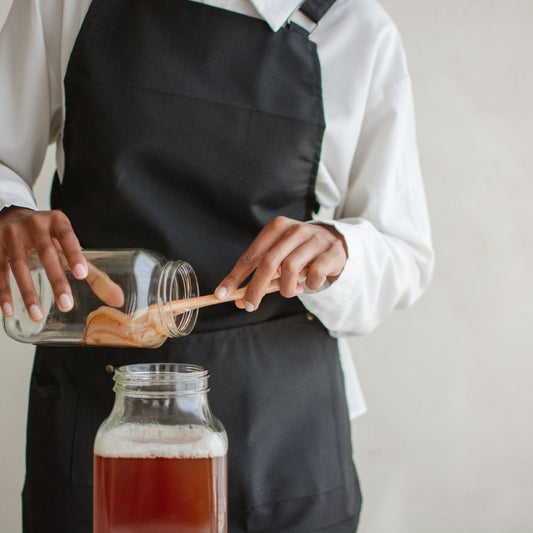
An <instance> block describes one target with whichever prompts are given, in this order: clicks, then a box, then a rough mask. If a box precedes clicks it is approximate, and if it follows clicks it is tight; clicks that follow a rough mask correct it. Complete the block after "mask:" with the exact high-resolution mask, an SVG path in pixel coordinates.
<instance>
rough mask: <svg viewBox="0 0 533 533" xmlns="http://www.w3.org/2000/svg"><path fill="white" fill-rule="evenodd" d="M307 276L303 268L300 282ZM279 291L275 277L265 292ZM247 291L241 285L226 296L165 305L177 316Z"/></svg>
mask: <svg viewBox="0 0 533 533" xmlns="http://www.w3.org/2000/svg"><path fill="white" fill-rule="evenodd" d="M306 277H307V269H306V268H305V269H304V270H302V272H300V275H299V276H298V282H299V283H301V282H302V281H305V278H306ZM277 291H279V278H276V279H273V280H272V281H271V282H270V283H269V285H268V287H267V288H266V291H265V293H266V294H269V293H271V292H277ZM245 293H246V287H241V288H240V289H237V290H236V291H234V292H233V293H232V294H230V295H229V296H226V297H225V298H217V297H216V296H215V295H214V294H207V295H205V296H198V297H196V298H186V299H183V300H174V301H172V302H168V303H167V304H165V306H164V307H166V308H168V307H170V308H171V310H172V316H176V315H180V314H182V313H186V312H187V311H192V310H193V309H200V308H201V307H207V306H209V305H216V304H222V303H225V302H234V301H235V300H239V299H240V298H242V297H243V296H244V294H245Z"/></svg>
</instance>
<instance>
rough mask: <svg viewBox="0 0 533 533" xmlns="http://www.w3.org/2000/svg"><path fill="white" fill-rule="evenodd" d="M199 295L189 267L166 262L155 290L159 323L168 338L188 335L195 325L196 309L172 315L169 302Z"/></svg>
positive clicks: (186, 264) (176, 262)
mask: <svg viewBox="0 0 533 533" xmlns="http://www.w3.org/2000/svg"><path fill="white" fill-rule="evenodd" d="M198 295H199V289H198V280H197V279H196V274H195V273H194V270H193V268H192V267H191V265H190V264H189V263H187V262H185V261H168V262H167V263H166V264H165V265H164V266H163V269H162V271H161V275H160V277H159V284H158V290H157V306H158V309H159V315H160V319H161V323H162V325H163V327H164V328H165V333H166V335H167V336H168V337H182V336H184V335H188V334H189V333H190V332H191V331H192V329H193V328H194V326H195V324H196V320H197V318H198V309H193V310H190V311H185V312H184V313H180V314H178V315H175V316H174V315H173V313H172V310H171V308H170V307H169V306H165V304H168V303H169V302H172V301H175V300H182V299H186V298H195V297H197V296H198Z"/></svg>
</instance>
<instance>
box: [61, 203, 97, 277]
mask: <svg viewBox="0 0 533 533" xmlns="http://www.w3.org/2000/svg"><path fill="white" fill-rule="evenodd" d="M52 233H53V236H54V237H55V239H56V240H57V242H58V243H59V245H60V247H61V249H62V250H63V253H64V255H65V258H66V260H67V263H68V265H69V268H70V270H71V272H72V274H73V275H74V277H75V278H76V279H85V278H86V277H87V274H88V271H89V270H88V266H87V261H86V260H85V257H83V254H82V251H81V246H80V241H79V240H78V237H76V234H75V233H74V230H73V229H72V226H71V224H70V221H69V220H68V218H67V217H66V216H65V215H64V214H63V213H61V212H58V213H57V215H56V216H55V218H54V219H53V224H52Z"/></svg>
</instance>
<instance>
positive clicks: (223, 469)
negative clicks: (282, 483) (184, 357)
mask: <svg viewBox="0 0 533 533" xmlns="http://www.w3.org/2000/svg"><path fill="white" fill-rule="evenodd" d="M114 379H115V387H114V389H113V390H114V391H115V393H116V397H115V405H114V407H113V410H112V411H111V414H110V416H109V417H108V418H107V419H106V420H105V421H104V422H103V423H102V425H101V426H100V428H99V430H98V432H97V434H96V438H95V442H94V507H93V509H94V511H93V513H94V522H93V528H94V529H93V531H94V533H113V532H119V531H127V532H128V533H141V532H143V533H145V532H147V531H153V532H158V533H164V532H170V531H198V532H202V533H225V532H226V531H227V451H228V440H227V436H226V432H225V430H224V427H223V426H222V424H221V423H220V421H219V420H217V419H216V418H215V417H214V416H213V414H212V413H211V410H210V408H209V404H208V402H207V392H208V388H207V381H208V373H207V370H205V369H204V368H202V367H199V366H194V365H187V364H173V363H155V364H140V365H129V366H124V367H121V368H119V369H117V370H116V371H115V376H114Z"/></svg>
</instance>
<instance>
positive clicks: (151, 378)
mask: <svg viewBox="0 0 533 533" xmlns="http://www.w3.org/2000/svg"><path fill="white" fill-rule="evenodd" d="M113 379H114V381H115V386H114V388H113V390H114V391H115V392H125V393H127V394H128V395H139V396H145V395H161V394H194V393H198V392H207V391H208V390H209V389H208V387H207V381H208V379H209V372H208V371H207V369H205V368H203V367H201V366H198V365H192V364H187V363H140V364H134V365H126V366H121V367H119V368H117V369H116V370H115V375H114V376H113Z"/></svg>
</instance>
